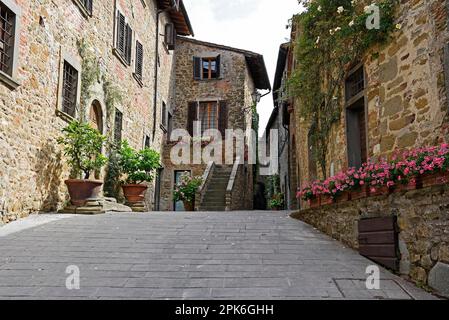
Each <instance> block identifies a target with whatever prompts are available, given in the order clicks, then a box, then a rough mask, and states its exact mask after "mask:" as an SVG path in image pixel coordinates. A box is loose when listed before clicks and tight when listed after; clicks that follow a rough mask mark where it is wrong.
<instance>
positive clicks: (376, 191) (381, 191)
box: [369, 186, 391, 197]
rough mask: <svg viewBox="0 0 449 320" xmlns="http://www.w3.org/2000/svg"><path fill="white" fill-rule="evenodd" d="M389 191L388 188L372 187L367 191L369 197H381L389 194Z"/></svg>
mask: <svg viewBox="0 0 449 320" xmlns="http://www.w3.org/2000/svg"><path fill="white" fill-rule="evenodd" d="M390 192H391V189H390V188H389V187H388V186H372V187H371V188H370V190H369V195H370V197H376V196H383V195H388V194H390Z"/></svg>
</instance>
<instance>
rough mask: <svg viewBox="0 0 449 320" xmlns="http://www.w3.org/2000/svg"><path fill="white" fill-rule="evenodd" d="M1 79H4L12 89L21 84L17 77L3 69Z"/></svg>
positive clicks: (0, 72)
mask: <svg viewBox="0 0 449 320" xmlns="http://www.w3.org/2000/svg"><path fill="white" fill-rule="evenodd" d="M0 81H2V82H3V83H4V84H5V85H6V86H7V87H8V88H10V89H11V90H15V89H16V88H17V87H18V86H20V83H19V81H18V80H17V79H15V78H13V77H11V76H10V75H8V74H6V73H4V72H3V71H0Z"/></svg>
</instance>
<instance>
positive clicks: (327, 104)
mask: <svg viewBox="0 0 449 320" xmlns="http://www.w3.org/2000/svg"><path fill="white" fill-rule="evenodd" d="M299 3H300V4H302V5H303V6H304V7H305V9H306V10H305V11H304V12H303V13H300V14H298V15H296V16H295V17H294V18H293V21H292V23H293V25H294V27H295V28H296V40H295V43H294V46H295V59H296V66H295V70H294V71H293V73H292V76H291V77H290V79H289V82H288V96H289V97H292V98H296V99H298V102H299V109H298V111H299V116H300V117H302V118H304V119H305V120H306V121H308V122H309V124H310V131H309V136H310V138H311V143H312V146H313V148H312V150H313V151H314V152H313V157H314V159H315V161H317V163H319V165H320V167H321V170H322V172H323V175H326V154H327V151H328V141H329V134H330V132H331V130H332V128H333V125H334V124H335V123H336V122H338V121H339V120H340V116H341V112H342V105H343V104H342V93H343V86H344V78H345V74H346V72H347V71H348V68H349V67H350V66H351V64H353V63H355V62H357V61H360V60H361V59H362V58H363V55H364V54H365V52H366V51H367V50H368V49H370V48H372V47H374V46H375V45H380V44H382V43H384V42H386V41H387V40H388V38H389V36H390V34H391V32H393V31H394V30H395V28H397V29H399V28H400V27H401V26H400V25H395V24H394V13H395V9H396V3H397V0H379V1H376V2H373V3H370V4H368V5H367V3H366V1H362V0H352V1H351V0H313V1H306V0H299Z"/></svg>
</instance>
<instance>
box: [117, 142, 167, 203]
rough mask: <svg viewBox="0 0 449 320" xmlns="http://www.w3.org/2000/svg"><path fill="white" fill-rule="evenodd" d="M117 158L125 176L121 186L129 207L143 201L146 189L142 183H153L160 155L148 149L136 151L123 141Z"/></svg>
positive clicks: (158, 166) (159, 164)
mask: <svg viewBox="0 0 449 320" xmlns="http://www.w3.org/2000/svg"><path fill="white" fill-rule="evenodd" d="M118 157H119V160H118V163H119V167H120V171H121V173H122V174H125V175H126V179H125V181H124V182H123V184H122V189H123V194H124V196H125V198H126V201H127V202H128V203H129V204H131V205H133V204H137V203H140V202H142V201H144V199H145V192H146V191H147V189H148V186H147V185H145V184H144V182H152V181H153V179H154V176H155V173H156V170H157V169H159V168H160V167H161V160H160V154H159V153H158V152H157V151H155V150H153V149H150V148H145V149H142V150H140V151H137V150H135V149H133V148H132V147H131V146H130V145H129V143H128V142H127V141H123V142H122V144H121V146H120V150H119V152H118Z"/></svg>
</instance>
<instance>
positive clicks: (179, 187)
mask: <svg viewBox="0 0 449 320" xmlns="http://www.w3.org/2000/svg"><path fill="white" fill-rule="evenodd" d="M202 183H203V178H202V177H199V176H198V177H192V176H190V174H188V173H186V174H183V175H182V176H181V179H180V181H179V182H178V183H177V184H176V186H175V190H174V191H173V199H174V201H176V202H178V201H182V202H183V204H184V209H185V210H186V211H194V209H195V194H196V192H197V190H198V188H199V187H200V186H201V184H202Z"/></svg>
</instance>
